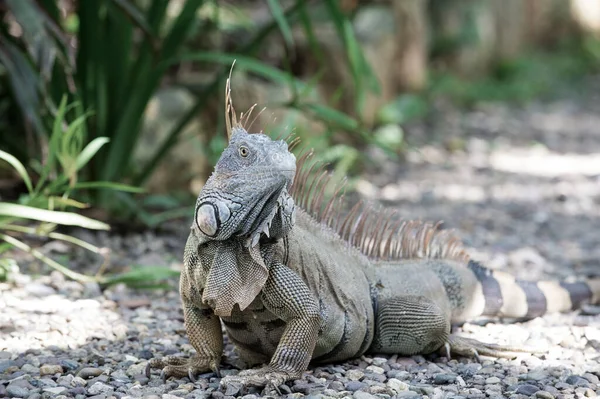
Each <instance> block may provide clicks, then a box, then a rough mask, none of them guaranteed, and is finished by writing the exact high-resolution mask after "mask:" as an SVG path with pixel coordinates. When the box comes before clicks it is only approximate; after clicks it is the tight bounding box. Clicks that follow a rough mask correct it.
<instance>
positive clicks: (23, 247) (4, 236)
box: [0, 233, 98, 283]
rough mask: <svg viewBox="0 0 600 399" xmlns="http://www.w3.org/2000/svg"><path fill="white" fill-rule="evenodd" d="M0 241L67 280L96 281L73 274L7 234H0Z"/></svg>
mask: <svg viewBox="0 0 600 399" xmlns="http://www.w3.org/2000/svg"><path fill="white" fill-rule="evenodd" d="M0 240H4V241H6V242H7V243H9V244H10V245H12V246H14V247H15V248H18V249H20V250H21V251H25V252H28V253H30V254H31V255H33V256H34V257H35V258H37V259H39V260H41V261H42V262H44V263H45V264H47V265H48V266H50V267H51V268H53V269H54V270H57V271H59V272H61V273H62V274H64V275H65V276H67V277H68V278H70V279H72V280H75V281H80V282H82V283H89V282H95V281H98V280H97V279H96V278H94V277H90V276H86V275H85V274H80V273H77V272H74V271H72V270H69V268H67V267H65V266H63V265H61V264H60V263H58V262H56V261H55V260H54V259H50V258H49V257H47V256H46V255H44V254H43V253H41V252H40V251H38V250H36V249H34V248H31V247H30V246H29V245H27V244H25V243H24V242H23V241H20V240H17V239H16V238H14V237H11V236H9V235H7V234H2V233H0Z"/></svg>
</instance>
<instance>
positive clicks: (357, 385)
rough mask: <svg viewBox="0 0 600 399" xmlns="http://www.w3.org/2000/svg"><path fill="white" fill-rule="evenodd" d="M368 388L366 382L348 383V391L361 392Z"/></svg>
mask: <svg viewBox="0 0 600 399" xmlns="http://www.w3.org/2000/svg"><path fill="white" fill-rule="evenodd" d="M367 387H368V385H367V384H365V383H364V382H360V381H348V382H347V383H346V390H348V391H350V392H355V391H359V390H361V389H365V388H367Z"/></svg>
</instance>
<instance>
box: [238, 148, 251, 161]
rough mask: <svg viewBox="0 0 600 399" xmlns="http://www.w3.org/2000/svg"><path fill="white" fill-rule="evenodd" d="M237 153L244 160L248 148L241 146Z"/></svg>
mask: <svg viewBox="0 0 600 399" xmlns="http://www.w3.org/2000/svg"><path fill="white" fill-rule="evenodd" d="M238 152H239V154H240V156H241V157H242V158H246V157H247V156H248V153H249V152H250V151H249V150H248V147H244V146H241V147H240V148H239V150H238Z"/></svg>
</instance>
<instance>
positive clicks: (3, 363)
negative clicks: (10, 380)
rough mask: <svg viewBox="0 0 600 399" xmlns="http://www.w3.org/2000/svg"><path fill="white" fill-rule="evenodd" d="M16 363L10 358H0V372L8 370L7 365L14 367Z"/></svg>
mask: <svg viewBox="0 0 600 399" xmlns="http://www.w3.org/2000/svg"><path fill="white" fill-rule="evenodd" d="M15 366H16V364H15V362H14V361H12V360H10V359H2V360H0V373H4V372H5V371H6V370H8V368H9V367H15Z"/></svg>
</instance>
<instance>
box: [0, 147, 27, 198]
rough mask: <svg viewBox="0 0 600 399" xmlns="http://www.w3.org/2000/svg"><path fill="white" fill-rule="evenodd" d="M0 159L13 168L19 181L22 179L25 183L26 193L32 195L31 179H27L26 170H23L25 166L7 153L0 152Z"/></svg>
mask: <svg viewBox="0 0 600 399" xmlns="http://www.w3.org/2000/svg"><path fill="white" fill-rule="evenodd" d="M0 159H3V160H5V161H6V162H8V163H9V164H10V165H11V166H12V167H13V168H15V170H16V171H17V173H18V174H19V176H21V179H23V182H25V185H26V186H27V191H29V194H32V193H33V185H32V184H31V179H30V178H29V175H28V174H27V170H25V166H23V164H22V163H21V162H20V161H19V160H18V159H17V158H15V157H14V156H12V155H11V154H9V153H8V152H4V151H2V150H0Z"/></svg>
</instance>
